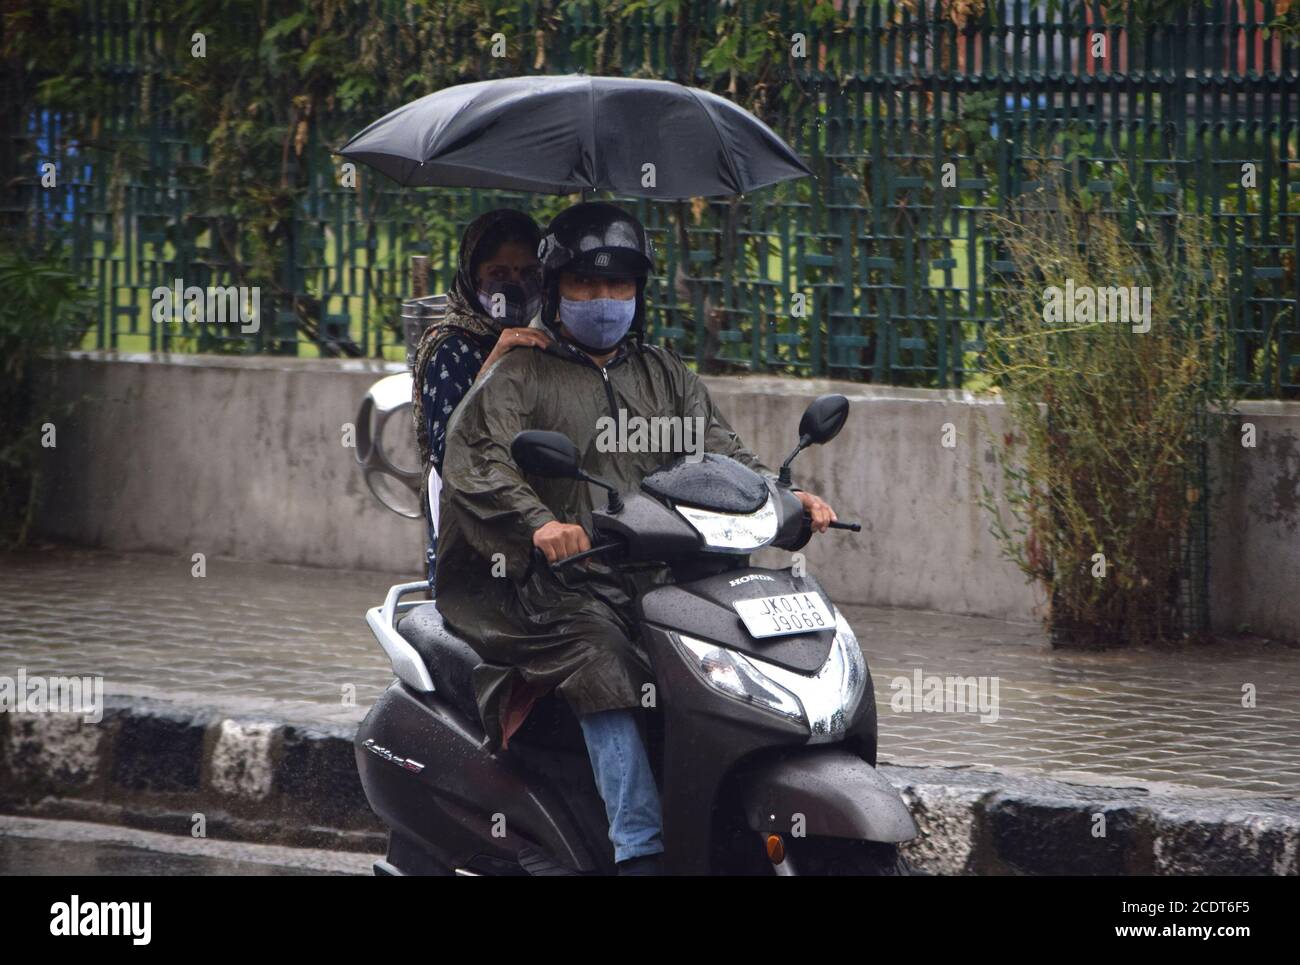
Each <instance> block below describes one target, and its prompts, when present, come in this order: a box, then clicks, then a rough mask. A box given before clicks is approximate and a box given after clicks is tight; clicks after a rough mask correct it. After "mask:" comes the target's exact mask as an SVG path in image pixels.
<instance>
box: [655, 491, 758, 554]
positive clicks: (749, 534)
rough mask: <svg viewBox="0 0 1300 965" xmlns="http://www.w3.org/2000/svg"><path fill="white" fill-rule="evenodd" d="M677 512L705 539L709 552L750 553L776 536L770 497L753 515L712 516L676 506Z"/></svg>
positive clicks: (709, 512)
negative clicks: (710, 550)
mask: <svg viewBox="0 0 1300 965" xmlns="http://www.w3.org/2000/svg"><path fill="white" fill-rule="evenodd" d="M677 512H679V513H681V515H682V516H683V517H684V518H685V519H686V521H687V522H688V523H690V524H691V525H692V526H693V527H695V531H696V532H697V533H699V534H700V535H701V536H702V537H704V544H705V545H706V546H707V547H708V548H709V549H712V550H723V551H725V552H728V553H752V552H753V551H754V550H756V549H760V548H762V547H764V546H766V545H767V544H768V543H770V542H772V540H773V539H774V538H775V537H776V529H777V525H776V524H777V519H776V501H775V500H773V499H772V497H771V496H768V497H767V502H766V503H764V504H763V505H762V507H761V508H760V509H758V510H757V511H756V512H752V513H715V512H713V511H711V510H708V509H696V508H695V507H694V506H678V507H677Z"/></svg>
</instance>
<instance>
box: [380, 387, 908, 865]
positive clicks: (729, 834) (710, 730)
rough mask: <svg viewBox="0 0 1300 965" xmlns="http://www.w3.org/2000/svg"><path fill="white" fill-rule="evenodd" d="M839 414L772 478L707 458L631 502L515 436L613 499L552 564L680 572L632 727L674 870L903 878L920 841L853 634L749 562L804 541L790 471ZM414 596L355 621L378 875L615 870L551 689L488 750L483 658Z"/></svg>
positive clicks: (811, 416)
mask: <svg viewBox="0 0 1300 965" xmlns="http://www.w3.org/2000/svg"><path fill="white" fill-rule="evenodd" d="M847 415H848V401H847V400H846V399H845V398H844V397H843V396H822V397H821V398H819V399H817V400H816V401H814V402H813V403H812V404H811V405H810V406H809V407H808V409H807V411H806V412H805V413H804V416H803V419H802V421H801V422H800V425H799V434H800V439H799V445H798V446H797V447H796V448H795V450H794V452H792V453H791V454H790V457H789V458H788V459H787V460H786V461H785V464H784V465H783V466H782V467H781V477H780V480H779V481H777V482H773V481H771V480H768V479H766V478H764V477H763V476H761V475H759V474H758V473H755V472H753V471H752V470H750V469H749V468H747V467H745V466H743V465H741V464H740V463H738V462H736V461H735V460H732V459H728V458H725V457H722V456H717V455H712V454H707V455H705V456H704V457H703V458H702V459H700V460H698V461H689V460H687V459H684V458H683V459H679V460H677V461H676V462H674V463H672V464H670V465H668V466H666V467H664V468H663V469H660V470H658V471H656V472H654V473H652V474H651V475H649V476H647V477H646V478H645V480H644V481H643V482H642V484H641V490H640V492H636V493H633V494H620V493H618V492H617V491H616V490H615V489H614V487H612V486H609V485H608V484H606V483H603V482H602V481H601V480H599V479H594V478H592V477H590V476H588V475H587V474H586V473H584V472H583V471H582V470H581V468H580V466H579V454H578V452H577V449H576V447H574V445H573V443H572V442H570V440H569V439H568V438H567V437H565V436H563V435H561V434H559V433H554V432H538V431H529V432H523V433H520V434H519V436H517V437H516V438H515V440H514V444H513V446H512V454H513V456H514V459H515V461H516V463H517V464H518V465H519V466H520V467H522V468H523V469H524V470H525V471H526V472H529V473H531V474H534V475H538V476H548V477H571V478H574V479H576V480H582V481H586V482H590V483H593V484H595V485H597V486H601V487H603V488H605V489H606V490H608V492H609V502H608V506H607V507H606V508H605V509H604V510H603V511H596V512H595V513H594V514H593V523H594V530H595V538H594V539H593V547H592V549H590V550H588V551H586V552H584V553H580V554H577V555H576V556H572V557H569V558H568V559H565V560H561V561H559V562H557V563H556V564H555V565H554V568H553V569H556V570H558V569H559V568H560V567H562V566H567V565H570V564H572V563H575V562H579V561H580V560H582V559H584V558H587V557H590V556H596V555H608V557H609V558H610V560H611V561H612V562H615V563H617V564H618V565H622V564H640V565H641V566H645V565H646V564H647V563H649V562H652V561H657V562H660V563H663V564H665V565H667V566H668V567H669V568H670V570H671V573H672V577H673V580H672V582H670V583H668V584H665V585H661V586H657V587H655V588H653V589H650V590H648V591H646V592H644V593H643V594H641V596H640V598H639V599H638V601H637V612H638V614H639V616H640V621H641V640H640V643H641V645H642V647H643V648H644V650H645V653H646V654H647V656H648V657H649V660H650V663H651V666H652V668H653V670H654V675H655V679H656V682H657V689H656V692H655V693H654V694H653V705H654V706H653V709H651V710H650V711H648V712H647V713H646V714H645V715H644V717H645V724H644V731H645V738H646V742H647V749H648V750H649V753H650V759H651V762H652V767H653V769H654V771H655V776H656V780H657V781H658V784H659V788H660V794H661V800H662V805H663V822H664V824H663V840H664V849H665V850H664V869H665V872H666V873H669V874H777V875H794V874H801V875H803V874H873V875H876V874H879V875H892V874H906V873H907V865H906V863H905V861H904V860H903V859H902V857H901V856H900V854H899V851H898V845H899V843H900V842H904V841H908V840H910V839H911V838H913V837H915V835H916V826H915V824H914V823H913V821H912V817H911V815H910V814H909V813H908V810H907V808H906V806H905V805H904V803H903V801H902V800H901V798H900V797H899V795H898V793H897V792H896V791H895V790H894V788H893V787H892V786H891V785H890V784H889V782H888V781H886V780H885V779H884V778H882V777H881V776H880V775H879V773H878V772H877V771H876V769H875V763H876V705H875V696H874V693H873V690H872V684H871V675H870V673H869V672H868V669H867V665H866V659H865V657H864V655H863V652H862V648H861V647H860V645H859V644H858V640H857V638H856V636H855V635H854V633H853V630H852V629H851V628H850V627H849V624H848V622H847V621H846V620H845V619H844V618H843V616H841V615H840V612H839V610H838V609H837V608H836V607H835V605H834V604H833V603H832V602H831V600H830V599H829V598H828V597H827V596H826V594H825V592H824V591H823V590H822V589H821V587H820V586H819V585H818V583H817V581H816V580H814V579H813V578H812V577H811V576H805V575H796V573H795V571H794V568H790V569H770V568H764V567H756V566H751V565H750V562H749V556H750V554H751V553H753V552H755V551H757V550H759V549H760V548H763V547H768V546H771V547H777V548H781V549H786V550H797V549H799V548H801V547H802V546H804V545H805V544H806V543H807V542H808V539H809V538H810V536H811V527H810V523H809V519H808V516H807V514H806V513H804V511H803V507H802V505H801V504H800V502H799V500H798V499H797V498H796V497H795V496H794V494H793V493H792V492H791V491H790V488H789V484H790V464H791V462H792V461H793V460H794V458H795V456H797V455H798V454H799V452H800V451H801V450H802V449H804V448H805V447H807V446H809V445H812V444H822V443H825V442H829V441H830V440H831V439H832V438H834V437H835V435H836V434H837V433H838V432H839V431H840V429H841V428H842V427H843V425H844V421H845V419H846V418H847ZM832 525H834V526H835V527H836V528H839V529H851V530H854V531H857V530H858V529H859V528H860V527H858V526H857V525H854V524H845V523H837V524H832ZM534 564H535V565H543V566H544V565H545V561H544V560H542V561H541V562H540V564H538V563H537V561H536V559H535V561H534ZM427 588H428V584H427V583H426V582H418V583H406V584H399V585H397V586H394V587H392V588H391V589H390V590H389V592H388V597H387V599H386V600H385V601H384V605H383V606H382V607H375V608H373V609H372V610H370V611H369V612H368V613H367V614H366V620H367V622H368V623H369V625H370V627H371V629H372V631H373V632H374V634H375V636H376V638H377V639H378V640H379V643H380V644H381V645H382V646H383V648H384V650H385V651H386V652H387V653H388V655H389V657H390V659H391V660H392V664H393V671H394V673H396V675H397V679H396V680H394V681H393V683H392V684H391V685H390V686H389V687H388V689H387V690H386V691H385V692H384V693H383V695H382V696H381V697H380V698H379V699H378V700H377V701H376V702H375V704H374V706H373V707H372V708H371V709H370V712H369V714H368V715H367V716H366V719H365V720H364V722H363V723H362V724H361V727H360V729H359V730H358V732H357V736H356V741H355V744H356V757H357V768H358V770H359V771H360V774H361V782H362V786H363V787H364V789H365V794H366V797H367V799H368V800H369V802H370V806H371V808H372V809H373V810H374V812H375V813H376V814H377V815H379V817H380V818H381V819H382V820H383V821H384V823H385V824H387V825H388V827H389V829H390V830H389V839H388V853H387V855H386V857H385V858H384V859H382V860H380V861H378V862H376V863H375V872H376V874H382V875H417V874H432V875H552V874H612V873H614V872H615V866H614V860H613V849H612V846H611V845H610V842H609V839H608V824H607V821H606V817H605V808H604V805H603V803H602V801H601V799H600V795H599V793H598V792H597V790H596V785H595V780H594V778H593V776H592V771H591V763H590V760H589V758H588V756H587V749H586V745H585V744H584V742H583V738H582V732H581V729H580V728H579V726H578V722H577V719H576V718H575V717H574V715H573V714H572V712H571V711H570V710H569V709H568V707H567V705H566V704H565V703H564V701H563V699H562V698H560V697H558V696H556V695H554V694H552V695H550V696H548V697H544V698H542V699H541V700H539V701H538V702H537V704H535V705H534V708H533V710H532V713H531V714H530V715H529V717H528V718H527V720H526V721H525V723H524V725H523V726H522V727H521V728H520V729H519V731H518V732H517V733H516V734H515V735H513V736H512V737H511V740H510V744H509V747H508V749H506V750H500V749H498V750H497V751H495V752H493V751H491V750H490V749H489V747H488V746H487V744H488V742H487V739H486V737H485V735H484V730H483V727H482V724H481V722H480V719H479V716H478V711H477V708H476V706H475V701H474V688H473V684H472V681H471V676H472V673H473V670H474V668H475V666H477V665H478V664H479V663H480V660H479V658H478V656H477V654H475V652H474V650H473V649H471V647H470V646H469V645H468V644H467V643H466V642H465V641H464V640H463V639H461V638H459V637H458V636H457V635H456V634H455V633H453V632H452V631H451V629H450V628H448V627H447V626H446V625H445V624H444V623H443V621H442V617H441V615H440V614H439V612H438V608H437V605H436V604H435V603H432V602H428V601H421V600H403V597H404V596H406V595H408V594H412V593H415V592H417V591H423V590H426V589H427Z"/></svg>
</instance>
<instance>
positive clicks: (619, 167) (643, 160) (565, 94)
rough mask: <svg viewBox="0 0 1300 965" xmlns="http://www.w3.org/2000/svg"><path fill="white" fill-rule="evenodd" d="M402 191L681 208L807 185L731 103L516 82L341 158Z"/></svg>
mask: <svg viewBox="0 0 1300 965" xmlns="http://www.w3.org/2000/svg"><path fill="white" fill-rule="evenodd" d="M338 153H339V154H341V155H343V156H344V157H346V158H350V159H352V160H356V161H361V162H363V163H365V164H368V165H370V166H371V167H373V168H375V169H377V170H378V171H381V172H382V173H384V174H386V175H388V176H389V177H390V178H392V179H393V180H395V181H397V182H399V183H400V184H406V185H413V186H438V187H467V188H502V189H509V190H518V191H537V192H543V193H549V194H570V193H574V192H578V191H584V190H585V191H597V190H607V191H613V192H615V193H616V194H625V195H635V196H640V197H646V198H661V199H665V200H668V199H680V198H693V197H712V196H715V195H722V194H743V193H745V192H747V191H753V190H755V189H756V188H761V187H763V186H764V185H768V184H775V183H776V182H778V181H788V180H790V179H791V178H801V177H804V176H805V175H808V174H811V173H812V172H811V171H809V170H808V168H807V166H806V165H805V164H804V163H803V162H802V161H801V160H799V156H798V155H797V154H795V153H794V151H793V150H791V149H790V147H789V145H787V144H786V143H785V142H784V141H782V140H781V138H779V137H778V136H777V135H776V134H775V133H773V131H772V129H771V128H770V127H768V126H767V125H766V124H764V123H763V122H762V121H760V120H759V119H758V118H757V117H755V116H754V115H753V114H751V113H749V112H748V111H746V110H744V109H743V108H741V107H737V106H736V105H735V104H733V103H732V102H731V101H729V100H727V99H726V98H723V97H719V96H717V95H716V94H711V93H709V92H708V91H705V90H700V89H698V88H694V87H683V86H682V85H681V84H674V83H671V82H669V81H663V80H636V79H630V78H622V77H588V76H585V75H581V74H569V75H563V76H531V77H509V78H504V79H501V80H485V81H479V82H477V83H473V84H461V85H459V86H456V87H448V88H447V89H446V90H440V91H438V92H437V93H434V94H429V95H428V96H426V97H421V98H420V99H419V100H416V101H412V102H411V103H409V104H407V105H406V106H405V107H399V108H398V109H397V110H395V111H393V112H392V113H391V114H388V115H386V116H384V117H381V118H380V119H379V120H377V121H375V123H373V124H371V125H370V126H369V127H367V128H366V129H365V130H364V131H362V132H361V133H360V134H358V135H356V136H355V137H353V138H352V140H350V141H348V143H347V144H346V145H344V147H343V148H342V149H341V150H340V151H339V152H338Z"/></svg>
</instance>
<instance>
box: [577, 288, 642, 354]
mask: <svg viewBox="0 0 1300 965" xmlns="http://www.w3.org/2000/svg"><path fill="white" fill-rule="evenodd" d="M634 315H636V298H635V297H633V298H592V299H589V300H587V301H585V302H584V301H577V300H576V299H572V298H564V297H563V296H561V297H560V321H562V322H563V323H564V326H565V328H567V329H568V330H569V331H570V332H572V333H573V337H574V339H575V340H576V341H578V342H580V343H582V344H583V345H586V346H588V347H590V348H594V349H601V350H604V349H611V348H613V347H614V346H615V345H617V344H618V343H619V342H620V341H621V340H622V338H623V336H624V335H626V334H627V330H628V329H629V328H631V327H632V318H633V316H634Z"/></svg>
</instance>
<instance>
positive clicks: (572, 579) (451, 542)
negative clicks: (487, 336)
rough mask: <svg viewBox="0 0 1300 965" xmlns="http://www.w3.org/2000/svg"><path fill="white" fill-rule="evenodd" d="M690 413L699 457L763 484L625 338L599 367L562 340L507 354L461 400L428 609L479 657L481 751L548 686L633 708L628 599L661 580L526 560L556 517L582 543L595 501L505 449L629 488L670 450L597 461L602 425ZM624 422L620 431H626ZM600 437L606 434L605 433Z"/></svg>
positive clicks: (687, 373) (692, 386) (592, 493)
mask: <svg viewBox="0 0 1300 965" xmlns="http://www.w3.org/2000/svg"><path fill="white" fill-rule="evenodd" d="M620 409H623V410H625V413H626V418H627V419H629V420H631V419H632V418H633V417H636V416H640V417H643V418H647V419H648V418H650V417H654V416H678V417H684V418H695V417H699V418H701V419H702V420H703V421H702V423H692V425H694V426H700V427H702V428H703V430H704V449H705V451H708V452H715V453H720V454H722V455H727V456H731V457H733V458H735V459H737V460H739V461H740V462H743V463H744V464H746V465H748V466H750V467H751V468H753V469H755V470H757V471H759V472H762V473H764V474H767V475H771V472H770V470H768V469H767V468H766V467H764V466H763V465H762V464H761V463H759V461H758V460H757V459H756V458H755V457H754V455H753V454H752V453H751V452H750V451H749V450H748V449H746V448H745V446H744V445H743V443H742V442H741V441H740V439H739V438H738V437H737V435H736V433H735V432H734V431H732V429H731V427H730V426H728V424H727V422H726V420H725V419H724V418H723V417H722V415H721V414H720V413H719V412H718V410H717V409H716V408H715V406H714V404H713V401H712V400H711V399H710V398H709V393H708V390H707V389H706V388H705V386H704V383H703V382H702V381H701V380H700V378H699V377H698V376H697V375H696V374H695V373H694V372H692V371H691V370H690V369H688V368H687V367H686V366H685V364H683V363H682V361H681V360H680V359H679V358H677V356H676V355H674V354H672V353H671V352H669V351H666V350H664V349H662V348H658V347H653V346H643V345H641V344H640V343H639V342H635V341H632V342H629V343H626V344H625V347H624V348H623V349H622V350H620V353H619V355H617V356H616V357H615V358H613V359H611V360H610V362H609V363H607V365H606V366H605V368H604V370H603V371H602V370H601V369H600V368H599V367H598V366H596V365H595V363H593V362H592V361H591V360H590V359H589V358H588V357H587V356H586V355H583V354H582V353H581V352H579V351H578V350H577V349H575V348H573V347H572V346H570V345H568V344H567V343H563V342H560V343H552V345H551V346H549V347H548V348H547V349H546V350H545V351H543V350H541V349H536V348H520V349H515V350H514V351H512V352H510V353H509V354H508V355H506V356H505V357H504V358H503V359H502V360H501V361H500V362H499V363H497V365H496V366H495V367H493V369H492V370H491V371H490V372H488V374H487V375H485V376H483V377H481V378H480V379H479V381H477V382H476V383H475V384H474V387H473V388H472V389H471V390H470V392H469V394H468V395H466V397H465V399H464V400H463V401H462V402H461V405H460V407H459V408H458V409H457V410H456V413H455V415H453V417H452V421H451V426H450V428H449V430H448V433H447V447H446V454H445V456H444V460H443V490H442V501H441V504H440V520H441V530H440V533H439V542H438V566H437V582H436V591H437V592H436V597H437V600H438V608H439V609H440V610H441V611H442V614H443V616H444V617H445V618H446V620H447V622H448V623H449V624H450V625H451V626H452V627H453V628H454V629H456V630H457V631H458V632H459V633H460V634H461V635H462V636H463V637H464V638H465V639H466V640H467V641H468V642H469V643H470V644H471V646H473V647H474V649H475V650H476V651H477V652H478V654H479V655H480V656H481V657H482V658H483V660H484V661H485V664H484V665H482V666H480V667H479V668H478V669H477V670H476V672H475V679H474V685H475V691H476V700H477V703H478V708H479V714H480V716H481V717H482V719H483V724H484V727H485V728H486V730H487V733H488V735H489V737H490V738H491V739H492V742H493V744H494V745H503V744H505V743H507V742H508V741H509V737H510V734H511V733H512V732H513V730H514V729H515V728H517V727H518V725H519V724H520V723H521V722H522V720H523V717H524V715H526V714H527V712H528V708H529V707H531V705H532V702H533V701H534V700H535V699H536V698H537V697H538V696H540V695H542V694H545V693H548V692H550V691H551V690H553V689H554V690H556V691H557V692H558V693H559V694H560V695H562V696H563V697H564V698H565V700H566V701H567V702H568V705H569V706H570V708H572V710H573V711H574V713H575V714H585V713H592V712H595V711H600V710H611V709H615V708H620V707H639V706H641V705H642V704H641V701H642V696H643V691H642V687H643V685H644V684H646V683H648V682H650V681H651V680H652V679H653V678H652V677H651V674H650V666H649V662H648V661H647V659H646V657H645V654H644V652H643V651H642V650H641V647H640V643H639V640H638V636H637V632H636V627H635V624H634V620H635V614H634V612H633V606H632V604H633V597H634V596H635V594H636V593H637V592H638V591H639V590H640V589H641V588H644V587H645V586H648V585H650V584H651V583H654V582H659V581H662V580H663V579H665V578H666V575H667V574H666V570H664V568H663V567H655V568H653V569H650V568H646V569H644V570H642V571H640V572H636V573H632V574H630V575H620V573H619V572H617V571H616V570H614V569H612V568H611V567H609V566H607V565H605V564H604V563H601V562H600V561H599V558H597V559H595V560H592V561H590V562H589V564H588V565H587V566H586V567H582V566H572V567H567V568H565V570H564V571H562V572H561V573H560V574H559V575H556V574H554V573H552V572H551V570H550V569H549V567H546V566H538V565H532V564H531V555H532V548H533V543H532V538H533V532H534V531H535V530H536V529H538V528H539V527H540V526H542V525H543V524H545V523H547V522H549V521H551V520H558V521H560V522H562V523H579V524H581V525H582V526H583V528H584V529H586V530H587V533H588V535H589V536H590V535H591V533H592V525H591V522H592V521H591V512H592V509H593V506H600V507H603V506H604V505H605V494H604V491H603V490H601V489H598V488H596V487H592V486H590V485H589V484H588V483H584V482H579V481H577V480H573V479H545V478H540V477H534V476H529V475H526V474H524V473H523V472H522V470H520V469H519V468H518V467H517V466H516V465H515V463H514V461H513V460H512V459H511V456H510V443H511V441H512V440H513V439H514V437H515V435H516V434H517V433H518V432H521V431H522V430H524V429H550V430H554V431H558V432H562V433H564V434H565V435H567V436H568V437H569V438H570V439H572V440H573V442H574V444H575V445H576V446H577V447H578V451H579V453H581V455H582V468H583V469H584V470H585V471H586V472H587V473H589V474H590V475H593V476H597V477H599V478H601V479H603V480H605V481H607V482H610V483H612V484H614V485H616V486H617V487H618V488H619V489H620V490H621V491H622V492H624V493H630V492H633V491H635V490H636V489H637V488H638V487H639V486H640V483H641V480H642V479H643V478H644V477H645V476H646V475H648V474H649V473H651V472H653V471H654V470H655V469H658V468H659V467H660V466H663V465H666V464H668V463H669V462H672V461H673V460H674V459H676V458H678V457H679V456H680V455H681V453H680V452H626V451H613V452H602V451H600V448H606V447H605V446H601V447H600V448H598V447H597V439H598V438H599V436H600V433H601V429H602V426H601V425H600V419H601V417H602V416H610V417H611V418H612V419H613V420H614V423H616V424H617V423H618V421H619V410H620ZM628 424H632V423H630V422H629V423H628ZM606 438H608V437H606Z"/></svg>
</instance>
